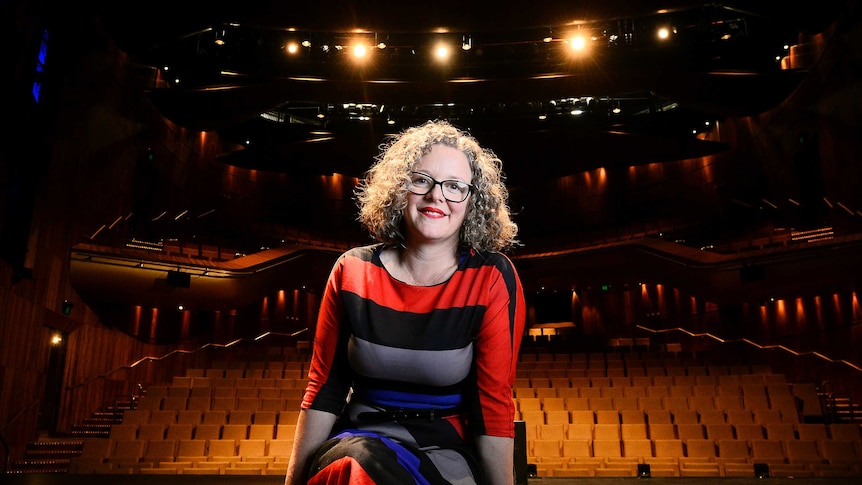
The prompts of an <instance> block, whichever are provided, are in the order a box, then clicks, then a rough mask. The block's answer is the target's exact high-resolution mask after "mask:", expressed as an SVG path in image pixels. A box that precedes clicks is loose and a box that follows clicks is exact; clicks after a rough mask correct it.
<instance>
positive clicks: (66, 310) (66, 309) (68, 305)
mask: <svg viewBox="0 0 862 485" xmlns="http://www.w3.org/2000/svg"><path fill="white" fill-rule="evenodd" d="M62 307H63V315H66V316H68V315H69V314H70V313H72V308H74V307H75V304H74V303H72V302H71V301H69V300H63V305H62Z"/></svg>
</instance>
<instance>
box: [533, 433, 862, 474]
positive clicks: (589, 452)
mask: <svg viewBox="0 0 862 485" xmlns="http://www.w3.org/2000/svg"><path fill="white" fill-rule="evenodd" d="M859 445H860V444H859V443H857V442H853V441H840V440H819V441H816V440H750V441H749V440H736V439H719V440H713V439H689V440H685V441H683V440H679V439H654V440H651V439H643V438H633V439H596V440H587V439H565V440H558V439H542V440H535V441H534V442H533V443H532V444H531V446H530V447H529V450H528V460H530V461H531V462H533V463H536V464H537V471H538V473H539V475H541V476H636V474H637V465H639V464H649V465H650V472H651V474H652V475H655V476H660V475H664V476H748V477H753V476H754V466H755V464H757V465H766V466H768V467H769V468H770V469H771V470H772V473H773V475H774V476H842V477H859V476H862V447H860V446H859Z"/></svg>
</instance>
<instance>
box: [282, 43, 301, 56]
mask: <svg viewBox="0 0 862 485" xmlns="http://www.w3.org/2000/svg"><path fill="white" fill-rule="evenodd" d="M284 51H285V52H287V53H288V54H296V53H297V52H299V44H297V43H296V42H288V43H287V45H285V46H284Z"/></svg>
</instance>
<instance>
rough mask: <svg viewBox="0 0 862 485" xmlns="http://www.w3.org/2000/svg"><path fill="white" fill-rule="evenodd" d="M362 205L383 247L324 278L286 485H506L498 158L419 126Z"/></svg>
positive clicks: (511, 272) (509, 471)
mask: <svg viewBox="0 0 862 485" xmlns="http://www.w3.org/2000/svg"><path fill="white" fill-rule="evenodd" d="M357 196H358V197H357V200H358V203H359V207H360V215H359V220H360V221H361V223H362V224H363V225H364V226H365V227H366V228H367V229H368V230H369V232H370V233H371V235H372V236H373V237H374V238H375V239H376V240H377V241H378V243H376V244H374V245H370V246H365V247H360V248H354V249H352V250H349V251H347V252H346V253H344V254H343V255H342V256H341V257H340V258H339V259H338V261H337V262H336V264H335V266H334V267H333V269H332V272H331V274H330V277H329V280H328V283H327V286H326V289H325V291H324V294H323V299H322V302H321V309H320V315H319V318H318V322H317V329H316V333H315V341H314V352H313V355H312V360H311V366H310V369H309V375H308V377H309V384H308V387H307V388H306V391H305V395H304V398H303V402H302V409H301V412H300V417H299V420H298V422H297V429H296V435H295V442H294V447H293V451H292V454H291V457H290V463H289V465H288V470H287V477H286V479H285V483H286V484H287V485H296V484H302V483H309V484H332V483H351V484H355V483H360V484H369V483H377V484H394V485H404V484H407V483H425V484H448V483H458V484H471V483H480V484H484V483H488V484H495V485H496V484H511V483H513V481H514V480H513V465H512V461H513V446H514V445H513V436H514V428H513V426H514V425H513V422H514V419H515V410H514V405H513V401H512V390H511V385H512V382H513V379H514V375H515V363H516V361H517V355H518V349H519V346H520V342H521V335H522V334H523V330H524V319H525V307H524V296H523V291H522V288H521V283H520V280H519V279H518V275H517V273H516V272H515V269H514V268H513V266H512V263H511V261H510V260H509V259H508V258H507V257H506V256H504V255H503V254H501V253H500V252H499V251H501V250H503V249H507V248H509V247H511V246H513V245H514V244H516V239H515V236H516V233H517V226H516V225H515V224H514V223H513V222H512V221H511V219H510V217H509V209H508V206H507V203H508V192H507V190H506V188H505V186H504V185H503V182H502V174H501V162H500V160H499V159H498V158H497V157H496V156H495V155H494V154H493V153H492V152H490V151H489V150H486V149H483V148H482V147H480V146H479V144H478V143H477V142H476V140H475V139H474V138H473V137H472V136H470V135H469V134H467V133H465V132H462V131H460V130H458V129H456V128H455V127H453V126H452V125H450V124H448V123H446V122H427V123H425V124H424V125H422V126H419V127H414V128H410V129H408V130H406V131H404V132H403V133H401V134H399V135H397V136H395V137H393V138H392V139H391V140H390V141H389V142H388V143H387V144H385V145H384V146H383V147H382V150H381V155H380V156H379V157H378V158H377V160H376V161H375V163H374V165H373V166H372V167H371V168H370V170H369V171H368V173H367V176H366V178H365V180H364V182H363V183H362V184H360V186H359V188H358V189H357Z"/></svg>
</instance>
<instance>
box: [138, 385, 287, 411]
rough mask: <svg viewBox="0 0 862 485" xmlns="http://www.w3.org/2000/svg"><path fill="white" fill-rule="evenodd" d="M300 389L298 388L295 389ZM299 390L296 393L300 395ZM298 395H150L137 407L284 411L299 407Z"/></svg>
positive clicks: (140, 401)
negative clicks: (267, 396)
mask: <svg viewBox="0 0 862 485" xmlns="http://www.w3.org/2000/svg"><path fill="white" fill-rule="evenodd" d="M296 390H297V391H300V390H299V389H296ZM301 394H302V393H301V392H300V393H298V394H297V395H299V396H301ZM300 401H302V399H301V398H300V397H270V398H266V397H178V396H174V397H171V396H168V397H151V396H142V397H141V398H140V399H139V400H138V403H137V407H136V408H137V409H143V410H150V411H156V410H174V411H183V410H198V411H210V410H223V411H231V410H234V409H239V410H247V411H286V410H292V409H299V402H300Z"/></svg>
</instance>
